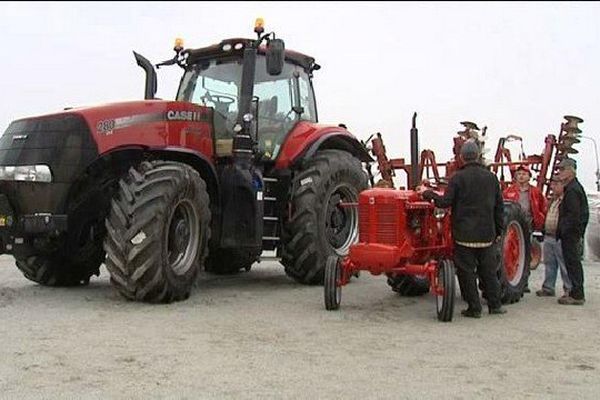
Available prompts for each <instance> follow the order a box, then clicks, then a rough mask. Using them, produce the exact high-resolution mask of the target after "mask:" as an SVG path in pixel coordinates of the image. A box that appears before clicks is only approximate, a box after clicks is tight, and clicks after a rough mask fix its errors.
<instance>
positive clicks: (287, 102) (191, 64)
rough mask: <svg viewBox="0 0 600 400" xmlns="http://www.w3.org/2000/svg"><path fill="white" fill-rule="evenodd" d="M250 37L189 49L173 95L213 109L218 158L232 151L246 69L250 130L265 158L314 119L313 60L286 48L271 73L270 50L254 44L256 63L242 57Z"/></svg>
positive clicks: (314, 66)
mask: <svg viewBox="0 0 600 400" xmlns="http://www.w3.org/2000/svg"><path fill="white" fill-rule="evenodd" d="M253 42H254V41H253V40H250V39H228V40H224V41H222V42H221V43H219V44H218V45H214V46H210V47H206V48H201V49H196V50H188V57H187V66H186V67H185V72H184V74H183V77H182V79H181V83H180V86H179V91H178V93H177V100H178V101H185V102H190V103H194V104H197V105H202V106H208V107H212V108H213V109H214V112H213V121H214V134H215V148H216V155H217V157H228V156H232V149H233V139H234V136H235V135H236V132H235V129H236V125H237V124H238V123H239V121H240V120H241V119H242V117H243V116H244V114H245V113H244V111H243V110H241V108H240V106H241V99H242V98H243V97H244V95H245V93H244V90H245V89H246V88H244V86H243V84H242V76H243V74H244V69H245V68H246V69H254V76H253V77H252V78H253V79H252V81H253V82H252V97H251V102H250V105H251V106H250V115H251V120H252V125H251V129H250V134H251V136H252V139H253V140H254V141H255V143H257V144H258V149H257V150H258V153H259V154H260V155H261V156H262V158H263V159H264V160H265V161H266V160H274V159H275V158H276V157H277V155H278V153H279V150H280V149H281V145H282V144H283V141H284V140H285V138H286V136H287V134H288V133H289V132H290V131H291V130H292V128H293V127H294V125H295V124H296V123H297V122H298V121H301V120H302V121H310V122H316V121H317V110H316V105H315V97H314V93H313V88H312V82H311V78H312V71H313V70H314V69H316V68H318V66H317V65H316V64H315V63H314V59H313V58H311V57H308V56H305V55H302V54H299V53H294V52H290V51H287V52H286V53H285V60H284V62H283V67H282V68H281V72H280V73H279V74H276V75H273V74H271V73H269V71H268V69H267V64H268V60H267V58H268V55H267V50H266V49H265V47H263V46H261V47H259V48H258V51H257V54H256V58H255V64H254V65H251V63H248V62H247V60H246V62H245V60H244V49H245V48H248V47H250V46H252V45H253ZM240 114H241V115H240ZM247 118H248V117H247Z"/></svg>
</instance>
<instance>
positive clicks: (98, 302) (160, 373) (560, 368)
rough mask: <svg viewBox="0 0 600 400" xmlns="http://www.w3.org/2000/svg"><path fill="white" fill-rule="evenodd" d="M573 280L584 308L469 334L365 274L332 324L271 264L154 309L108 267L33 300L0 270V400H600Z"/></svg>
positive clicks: (524, 315) (589, 324) (596, 299)
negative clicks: (113, 280)
mask: <svg viewBox="0 0 600 400" xmlns="http://www.w3.org/2000/svg"><path fill="white" fill-rule="evenodd" d="M585 270H586V289H587V300H588V301H587V303H586V305H585V306H583V307H566V306H560V305H558V304H557V303H556V299H554V298H538V297H536V296H535V295H534V294H529V295H526V297H525V298H524V299H523V300H522V301H521V302H520V303H517V304H514V305H511V306H509V307H508V310H509V312H508V314H506V315H503V316H490V315H487V314H484V316H483V318H482V319H480V320H472V319H466V318H464V317H461V316H460V315H459V310H460V309H461V308H462V307H463V304H462V303H459V306H458V308H457V309H456V311H455V319H454V321H453V322H452V323H447V324H444V323H440V322H438V321H437V319H436V318H435V305H434V304H435V303H434V299H433V297H432V296H431V295H426V296H424V297H420V298H416V299H414V298H402V297H399V296H398V295H396V294H394V293H393V292H392V291H391V290H389V289H388V286H387V285H386V283H385V280H384V278H383V277H374V276H371V275H368V274H364V273H363V275H362V276H361V277H360V279H358V280H353V281H352V283H351V284H350V285H349V286H346V287H345V288H344V293H343V299H342V308H341V310H339V311H337V312H328V311H325V309H324V306H323V291H322V290H323V289H322V288H321V287H306V286H301V285H298V284H296V283H294V282H292V281H291V280H289V279H288V278H287V277H286V276H285V274H284V272H283V269H282V268H281V267H280V266H279V265H278V264H274V263H271V264H261V265H259V266H255V268H254V269H253V270H252V271H251V272H249V273H242V274H240V275H237V276H230V277H215V276H203V277H202V279H201V281H200V282H199V285H198V287H197V288H196V290H195V291H194V293H193V294H192V296H191V297H190V299H189V300H187V301H185V302H182V303H177V304H170V305H162V306H161V305H159V306H151V305H146V304H139V303H132V302H127V301H125V300H123V299H122V298H121V297H120V296H119V295H118V294H117V293H116V292H115V291H114V290H113V288H112V287H111V286H110V283H109V281H108V274H107V272H106V270H104V269H103V270H102V272H103V273H102V275H101V276H100V278H97V279H95V280H93V281H92V282H91V284H90V286H89V287H85V288H75V289H63V288H45V287H41V286H38V285H35V284H33V283H31V282H29V281H28V280H26V279H25V278H24V277H23V276H22V275H21V273H20V272H19V271H18V270H17V269H16V267H14V266H13V263H12V258H10V257H8V256H1V257H0V337H1V338H2V342H1V344H0V398H10V399H15V398H16V399H20V398H44V399H53V398H103V399H104V398H111V399H112V398H123V399H132V398H133V399H146V398H177V399H182V398H189V399H197V398H219V399H221V398H224V399H241V398H257V399H258V398H260V399H263V398H301V399H313V398H328V399H334V398H348V399H351V398H356V399H363V398H377V399H384V398H388V399H400V398H415V399H417V398H418V399H422V398H445V399H463V398H485V399H506V398H519V399H527V398H536V399H537V398H544V399H548V398H556V399H559V398H560V399H573V398H578V399H579V398H587V399H597V398H598V396H599V393H600V371H599V370H600V263H587V264H586V265H585ZM542 276H543V272H542V270H541V269H538V270H536V271H534V272H533V275H532V278H531V287H532V288H533V289H534V290H535V289H537V288H538V287H539V286H540V283H541V279H542Z"/></svg>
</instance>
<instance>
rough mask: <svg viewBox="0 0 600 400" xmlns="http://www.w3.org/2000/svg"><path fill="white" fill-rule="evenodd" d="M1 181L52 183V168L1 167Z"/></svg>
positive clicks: (32, 166)
mask: <svg viewBox="0 0 600 400" xmlns="http://www.w3.org/2000/svg"><path fill="white" fill-rule="evenodd" d="M0 180H2V181H21V182H52V172H51V171H50V167H49V166H47V165H43V164H38V165H17V166H15V165H1V166H0Z"/></svg>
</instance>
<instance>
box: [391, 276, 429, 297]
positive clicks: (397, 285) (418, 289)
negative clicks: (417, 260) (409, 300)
mask: <svg viewBox="0 0 600 400" xmlns="http://www.w3.org/2000/svg"><path fill="white" fill-rule="evenodd" d="M387 283H388V285H390V286H391V287H392V290H393V291H394V292H396V293H398V294H400V295H401V296H409V297H412V296H421V295H424V294H425V293H427V292H429V279H427V277H426V276H416V275H397V276H388V279H387Z"/></svg>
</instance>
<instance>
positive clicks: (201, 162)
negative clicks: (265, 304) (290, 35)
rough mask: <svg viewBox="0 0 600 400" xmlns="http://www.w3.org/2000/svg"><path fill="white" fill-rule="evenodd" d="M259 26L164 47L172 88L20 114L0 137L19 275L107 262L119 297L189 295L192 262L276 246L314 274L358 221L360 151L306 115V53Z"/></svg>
mask: <svg viewBox="0 0 600 400" xmlns="http://www.w3.org/2000/svg"><path fill="white" fill-rule="evenodd" d="M255 32H256V33H257V38H256V39H227V40H223V41H222V42H221V43H219V44H216V45H212V46H209V47H203V48H199V49H184V48H183V46H182V45H181V43H180V42H177V43H176V46H175V52H176V54H175V57H174V58H173V59H171V60H168V61H165V62H163V63H160V64H158V65H157V67H160V66H164V65H178V66H179V67H181V68H182V69H183V76H182V78H181V82H180V86H179V90H178V93H177V98H176V99H175V100H174V101H163V100H159V99H155V98H154V96H155V93H156V82H157V78H156V71H155V68H154V66H153V65H152V64H151V63H150V62H149V61H148V60H147V59H145V58H144V57H142V56H141V55H139V54H137V53H135V57H136V60H137V63H138V65H140V66H141V67H142V68H143V69H144V70H145V72H146V87H145V100H144V101H131V102H124V103H114V104H106V105H101V106H97V107H89V108H73V109H65V110H64V111H62V112H59V113H55V114H50V115H44V116H38V117H32V118H25V119H20V120H17V121H14V122H12V123H11V124H10V126H9V127H8V129H7V130H6V132H5V133H4V135H3V136H2V138H1V139H0V240H1V243H0V248H1V249H2V252H3V253H8V254H12V255H13V256H14V257H15V259H16V264H17V267H18V268H19V269H20V270H21V271H22V272H23V274H24V275H25V277H27V278H28V279H30V280H32V281H35V282H37V283H40V284H42V285H49V286H56V285H61V286H73V285H80V284H87V283H88V282H89V279H90V277H91V276H92V275H98V274H99V267H100V265H101V264H102V263H103V262H105V264H106V267H107V269H108V271H109V272H110V276H111V282H112V283H113V284H114V286H116V288H117V289H118V290H119V292H120V293H121V294H122V295H124V296H125V297H126V298H128V299H134V300H139V301H147V302H171V301H177V300H182V299H185V298H187V297H188V296H189V294H190V291H191V288H192V286H193V283H194V282H195V280H196V277H197V275H198V272H199V271H200V270H201V268H202V267H205V268H206V269H207V270H208V271H211V272H214V273H234V272H238V271H240V270H241V269H249V268H250V266H251V265H252V264H253V263H254V262H255V261H259V260H260V257H261V253H262V252H263V250H274V251H276V253H275V257H277V258H278V259H280V260H281V262H282V264H283V265H284V267H285V272H286V273H287V274H288V275H289V276H290V277H292V278H293V279H295V280H297V281H299V282H302V283H306V284H316V283H321V282H322V281H323V275H324V268H325V263H326V259H327V257H328V256H329V255H333V254H336V255H345V254H347V252H348V248H349V246H350V244H351V243H353V242H354V241H355V240H356V238H357V236H358V231H357V222H358V218H357V212H356V210H354V209H348V208H343V207H340V204H341V203H344V202H356V201H357V200H358V194H359V192H360V191H362V190H363V189H365V188H366V186H367V175H366V173H365V172H364V170H363V168H362V164H361V162H363V161H364V162H367V161H370V160H371V158H370V156H369V153H368V151H367V150H366V149H365V147H364V146H363V145H362V144H361V142H360V141H358V140H357V139H356V138H355V137H354V136H353V135H352V134H350V132H349V131H348V130H347V129H346V127H345V126H344V125H342V124H340V125H339V126H335V125H322V124H319V123H318V122H317V121H318V118H317V107H316V101H315V96H314V92H313V85H312V78H313V72H314V71H316V70H318V69H319V65H318V64H316V63H315V60H314V59H313V58H312V57H309V56H307V55H304V54H301V53H297V52H293V51H289V50H285V48H284V43H283V41H282V40H281V39H276V38H275V35H274V33H264V29H263V26H262V21H259V20H257V25H256V27H255Z"/></svg>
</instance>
